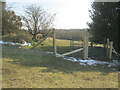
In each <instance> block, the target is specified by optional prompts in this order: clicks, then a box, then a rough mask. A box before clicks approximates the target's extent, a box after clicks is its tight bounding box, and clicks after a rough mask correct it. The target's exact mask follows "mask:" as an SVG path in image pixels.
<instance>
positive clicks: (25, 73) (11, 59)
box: [2, 46, 118, 88]
mask: <svg viewBox="0 0 120 90" xmlns="http://www.w3.org/2000/svg"><path fill="white" fill-rule="evenodd" d="M45 52H46V50H45V48H44V49H40V47H38V48H37V49H35V50H29V49H25V48H21V49H20V48H18V47H13V46H3V51H2V53H3V59H2V61H3V63H2V64H3V67H2V72H3V74H2V75H3V84H2V85H3V88H117V87H118V72H117V67H107V66H105V65H102V66H100V65H98V66H95V67H94V66H81V65H79V64H78V63H74V62H71V61H67V60H63V59H62V58H54V57H53V55H49V54H46V53H45ZM114 69H115V70H114Z"/></svg>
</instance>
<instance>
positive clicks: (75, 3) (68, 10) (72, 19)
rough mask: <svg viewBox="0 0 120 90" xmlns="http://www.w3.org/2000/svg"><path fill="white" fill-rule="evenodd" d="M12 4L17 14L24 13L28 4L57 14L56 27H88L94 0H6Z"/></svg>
mask: <svg viewBox="0 0 120 90" xmlns="http://www.w3.org/2000/svg"><path fill="white" fill-rule="evenodd" d="M6 1H7V3H8V4H12V7H13V10H14V11H16V13H17V14H23V12H24V8H25V6H26V5H30V4H37V5H41V7H42V8H44V9H45V10H48V12H50V13H51V14H54V13H55V14H56V18H55V21H54V28H61V29H70V28H72V29H73V28H78V29H82V28H86V27H87V25H86V23H87V22H90V18H89V12H88V10H89V9H91V2H92V1H93V0H6Z"/></svg>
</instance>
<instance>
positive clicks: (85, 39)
mask: <svg viewBox="0 0 120 90" xmlns="http://www.w3.org/2000/svg"><path fill="white" fill-rule="evenodd" d="M88 36H89V35H88V33H86V32H85V33H84V36H83V48H80V49H76V50H73V51H70V52H67V53H64V54H61V55H60V56H57V46H56V31H55V29H53V48H54V49H53V54H54V56H55V57H62V56H66V55H70V54H73V53H77V52H79V51H83V59H88Z"/></svg>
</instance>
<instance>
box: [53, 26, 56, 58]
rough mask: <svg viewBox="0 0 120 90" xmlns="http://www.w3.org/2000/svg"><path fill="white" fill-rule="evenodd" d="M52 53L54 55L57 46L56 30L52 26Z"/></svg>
mask: <svg viewBox="0 0 120 90" xmlns="http://www.w3.org/2000/svg"><path fill="white" fill-rule="evenodd" d="M53 54H54V56H55V57H56V55H57V47H56V32H55V29H54V28H53Z"/></svg>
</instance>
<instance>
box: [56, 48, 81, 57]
mask: <svg viewBox="0 0 120 90" xmlns="http://www.w3.org/2000/svg"><path fill="white" fill-rule="evenodd" d="M81 50H83V48H80V49H76V50H73V51H71V52H67V53H64V54H61V55H60V56H57V57H62V56H66V55H70V54H73V53H76V52H79V51H81Z"/></svg>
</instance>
